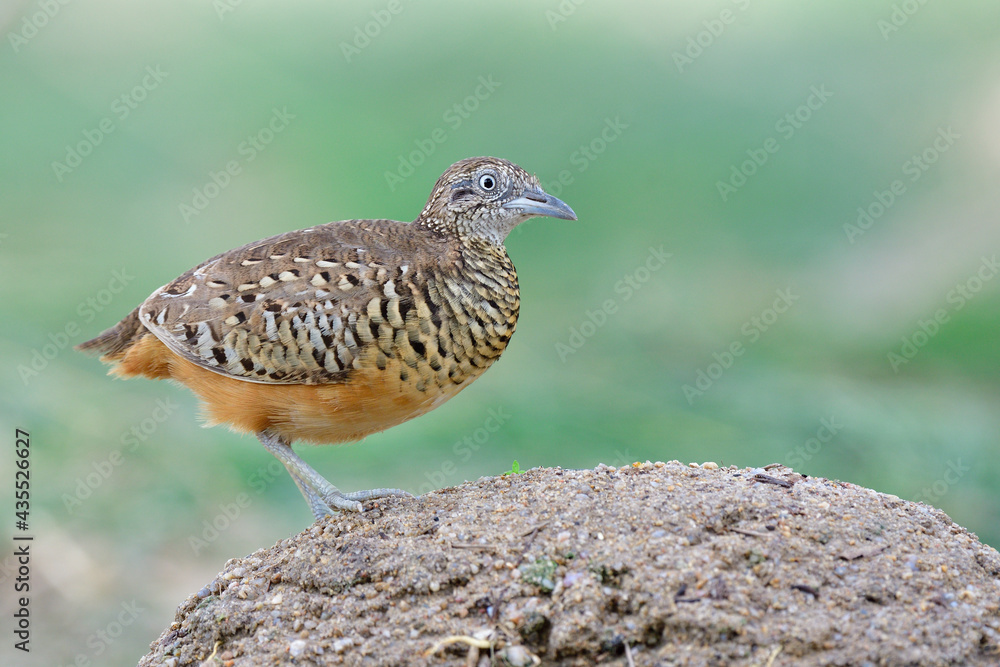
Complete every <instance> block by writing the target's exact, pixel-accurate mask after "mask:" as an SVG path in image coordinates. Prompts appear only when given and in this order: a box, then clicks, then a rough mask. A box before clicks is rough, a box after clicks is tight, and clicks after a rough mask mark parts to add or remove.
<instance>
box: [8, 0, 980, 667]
mask: <svg viewBox="0 0 1000 667" xmlns="http://www.w3.org/2000/svg"><path fill="white" fill-rule="evenodd" d="M897 4H902V5H906V6H908V7H910V6H912V7H918V9H917V10H916V12H915V13H912V15H910V14H898V15H894V11H895V10H894V7H896V6H897ZM50 5H51V7H58V9H57V11H55V13H54V14H52V15H51V16H47V15H45V11H46V10H45V9H44V7H49V11H50V13H51V11H52V10H51V7H50ZM43 6H44V7H43ZM912 7H911V8H912ZM230 10H231V11H230ZM571 10H572V11H571ZM40 12H41V13H42V15H44V16H45V18H44V21H43V20H42V19H39V18H38V16H39V13H40ZM904 19H905V20H904ZM893 21H895V23H893ZM26 22H27V23H26ZM33 22H34V23H39V24H42V25H41V27H40V28H37V29H35V30H34V31H32V30H31V29H30V27H29V26H30V25H34V23H33ZM897 24H898V25H897ZM0 25H2V26H3V33H4V35H5V42H6V44H5V47H4V49H2V50H0V82H2V83H0V90H2V91H3V96H4V104H3V105H0V127H2V128H3V132H2V133H0V155H2V156H3V157H2V159H0V184H2V185H0V192H2V206H0V265H2V267H3V269H2V270H3V276H4V277H5V278H6V280H4V281H3V283H2V284H0V290H2V304H3V314H4V316H3V318H0V344H2V346H3V347H2V349H3V352H4V358H5V359H6V360H7V364H5V372H6V377H5V380H4V387H5V388H6V389H5V393H4V397H5V400H4V402H3V412H2V420H3V422H4V424H5V427H6V432H7V433H9V434H12V433H13V431H14V428H15V427H20V428H26V429H27V430H29V431H30V432H31V435H32V439H33V454H32V457H33V458H32V465H33V471H34V473H35V477H34V478H33V479H34V486H33V504H32V522H33V527H34V528H35V529H36V530H37V534H38V536H39V539H40V540H41V541H40V542H38V544H39V546H41V545H42V544H46V545H47V546H46V548H45V549H39V552H38V554H37V556H36V559H35V560H34V561H33V564H34V567H35V570H34V572H35V576H36V577H37V592H36V596H37V597H36V598H35V599H36V601H37V604H38V605H39V606H36V607H35V610H36V616H35V619H36V623H37V626H36V634H35V638H36V641H38V642H39V643H41V640H42V637H43V636H44V637H53V638H58V639H56V640H53V641H52V642H48V640H45V642H46V643H45V644H43V645H40V646H38V648H37V652H33V653H32V654H31V660H33V661H37V662H31V663H30V664H38V665H41V664H60V665H62V664H69V663H71V662H72V661H73V660H74V659H75V658H76V656H78V655H83V656H85V657H87V658H89V659H91V660H97V661H98V662H99V663H100V664H122V665H125V664H134V662H135V660H136V659H137V658H138V656H139V655H141V654H142V652H143V651H144V650H145V646H146V644H147V643H148V642H149V641H150V640H152V639H153V638H154V637H155V636H156V634H157V633H158V632H159V630H160V629H162V628H163V627H165V626H166V625H167V623H169V621H170V618H171V616H172V613H173V609H174V607H175V606H176V605H177V604H178V603H179V602H180V601H181V599H182V597H183V596H184V595H186V594H188V593H190V592H193V591H195V590H197V589H198V588H199V587H200V586H202V585H204V584H205V583H207V582H208V581H210V580H211V578H212V577H213V575H214V574H215V573H216V572H217V571H218V570H219V569H220V568H221V566H222V564H223V563H224V562H225V560H226V559H228V558H230V557H233V556H239V555H243V554H245V553H247V552H249V551H252V550H255V549H257V548H261V547H265V546H269V545H270V544H272V543H273V542H274V541H275V540H278V539H281V538H283V537H285V536H287V535H289V534H293V533H295V532H297V531H298V530H300V529H301V528H302V527H304V526H305V525H307V523H308V521H309V513H308V510H307V508H306V507H305V504H304V503H303V502H302V501H301V498H300V497H299V494H298V491H297V490H296V489H295V487H294V485H293V484H292V483H291V481H290V480H289V479H288V478H287V476H286V475H285V473H284V471H283V470H281V469H280V466H277V465H275V464H274V463H273V459H272V458H271V457H270V456H269V455H268V454H267V453H266V452H265V451H264V449H263V448H262V447H260V446H259V445H258V444H257V443H256V442H255V441H254V440H253V439H252V438H249V437H239V436H237V435H234V434H232V433H229V432H227V431H226V430H224V429H221V428H216V429H212V430H202V429H200V428H198V425H197V421H196V419H195V415H196V412H197V406H196V403H195V401H194V400H193V399H192V397H191V396H190V395H189V394H188V393H187V392H185V391H183V390H181V389H179V388H177V387H174V386H171V385H168V384H166V383H156V382H149V381H130V382H127V383H125V382H120V381H112V380H110V379H108V378H106V377H104V370H105V369H104V368H102V367H101V366H100V365H99V364H98V363H97V362H96V361H95V360H93V359H88V358H86V357H84V356H82V355H80V354H77V353H75V352H73V351H71V350H69V349H66V346H67V345H71V344H75V343H78V342H81V341H82V340H85V339H86V338H88V337H90V336H93V335H96V334H97V333H99V332H100V331H101V330H102V329H104V328H106V327H108V326H111V325H113V324H114V323H115V322H116V321H117V320H118V319H120V318H121V317H123V316H124V315H125V314H127V313H128V311H129V310H130V309H131V308H132V307H134V306H135V305H136V304H138V303H139V302H141V301H142V300H143V299H144V298H145V297H146V296H147V295H148V294H149V293H150V292H152V291H153V290H154V289H155V288H156V287H158V286H160V285H161V284H163V283H165V282H167V281H169V280H170V279H172V278H174V277H175V276H176V275H178V274H180V273H181V272H183V271H185V270H186V269H188V268H189V267H191V266H193V265H195V264H196V263H198V262H200V261H201V260H203V259H205V258H207V257H209V256H211V255H213V254H215V253H218V252H221V251H224V250H226V249H229V248H231V247H235V246H238V245H241V244H243V243H246V242H249V241H252V240H255V239H258V238H262V237H265V236H269V235H272V234H276V233H280V232H282V231H286V230H290V229H296V228H301V227H307V226H310V225H313V224H318V223H321V222H325V221H328V220H333V219H342V218H349V217H389V218H396V219H402V220H409V219H412V218H413V217H414V216H415V215H416V214H417V213H418V212H419V210H420V209H421V207H422V205H423V203H424V201H425V198H426V196H427V194H428V193H429V191H430V188H431V186H432V185H433V183H434V181H435V179H436V178H437V177H438V175H439V174H440V172H441V171H443V170H444V169H445V168H446V167H447V166H448V165H449V164H451V163H452V162H454V161H456V160H458V159H461V158H464V157H468V156H472V155H499V156H502V157H505V158H508V159H510V160H513V161H515V162H517V163H519V164H521V165H522V166H524V167H525V168H526V169H528V170H529V171H533V172H535V173H537V174H538V176H539V178H540V179H541V180H542V182H543V183H544V184H546V186H547V187H548V189H549V190H550V191H552V192H553V193H554V194H557V195H558V196H560V197H562V198H563V199H565V200H566V201H567V202H568V203H569V204H570V205H571V206H573V208H574V209H575V210H576V211H577V213H578V215H579V221H578V222H574V223H568V222H564V221H555V220H536V221H533V222H530V223H528V224H527V225H524V226H522V227H521V228H519V229H517V230H515V231H514V233H513V234H512V235H511V237H510V239H509V241H508V249H509V252H510V254H511V256H512V257H513V258H514V261H515V262H516V264H517V266H518V269H519V272H520V277H521V283H522V303H523V307H522V314H521V320H520V322H519V330H518V332H517V335H516V336H515V337H514V339H513V342H512V344H511V346H510V347H509V349H508V350H507V352H506V353H505V355H504V358H503V360H502V361H501V362H500V363H499V364H497V365H496V366H495V367H494V368H493V369H492V370H490V372H489V373H488V374H487V375H486V376H485V378H484V379H482V380H480V381H479V382H478V383H476V384H475V385H473V386H472V387H471V388H469V389H468V390H467V391H465V392H464V393H463V394H462V395H461V396H459V397H457V398H456V399H454V400H452V401H451V402H449V403H448V404H447V405H445V406H443V407H442V408H440V409H438V410H436V411H435V412H433V413H431V414H429V415H427V416H425V417H423V418H421V419H418V420H415V421H413V422H411V423H408V424H405V425H402V426H400V427H398V428H395V429H392V430H390V431H388V432H386V433H384V434H379V435H377V436H372V437H370V438H368V440H367V442H365V443H364V444H363V445H361V446H351V447H338V448H312V449H309V450H307V451H306V452H305V457H306V458H307V459H308V460H309V461H310V462H311V463H313V464H314V465H315V466H316V467H317V469H318V470H320V471H321V472H323V473H325V474H326V475H327V476H328V477H329V478H330V479H331V480H332V481H333V482H334V483H336V484H340V485H342V486H344V487H346V488H349V489H354V488H369V487H373V486H401V487H404V488H409V489H411V490H413V491H426V490H427V489H430V488H436V487H439V486H443V485H452V484H457V483H460V482H461V481H462V480H465V479H472V478H476V477H478V476H480V475H483V474H490V473H491V471H497V470H503V469H505V468H506V466H507V465H508V462H509V461H511V460H514V459H515V458H516V459H517V460H518V461H521V462H522V464H523V465H524V466H525V468H531V467H535V466H555V465H559V466H564V467H570V468H572V467H592V466H594V465H596V464H597V463H599V462H604V463H608V464H617V465H624V464H626V463H630V462H632V461H635V460H645V459H652V460H657V459H659V460H669V459H675V458H676V459H680V460H682V461H698V462H701V461H706V460H713V461H717V462H718V463H720V464H736V465H740V466H744V465H749V466H758V465H764V464H767V463H771V462H785V463H789V464H791V465H794V467H795V468H796V469H797V470H799V471H801V472H803V473H807V474H810V475H822V476H826V477H831V478H837V479H842V480H844V481H849V482H852V483H855V484H860V485H865V486H869V487H872V488H875V489H878V490H880V491H884V492H887V493H893V494H897V495H899V496H901V497H905V498H911V499H921V500H925V501H927V502H930V503H931V504H934V505H936V506H938V507H941V508H943V509H944V510H945V511H947V512H948V513H949V514H950V515H951V516H952V517H953V518H954V519H955V520H956V521H957V522H959V523H961V524H963V525H965V526H968V527H969V528H970V529H972V530H974V531H976V532H977V533H978V534H979V535H980V537H981V538H982V539H984V540H985V541H987V542H989V543H992V544H994V545H997V544H1000V528H998V526H1000V502H998V500H1000V457H998V456H997V454H998V433H1000V413H998V410H997V401H998V398H1000V391H998V389H1000V387H998V375H997V370H998V366H1000V348H998V345H997V340H998V338H1000V315H998V313H1000V290H998V285H1000V281H998V280H993V278H994V277H995V276H994V275H990V269H989V268H988V267H989V263H990V261H991V258H993V257H995V254H994V253H995V251H996V250H997V248H998V246H1000V225H998V224H997V222H998V221H997V213H996V212H997V210H998V199H1000V191H998V189H997V187H996V183H997V177H998V164H1000V130H998V125H997V123H996V119H997V116H998V115H1000V70H998V66H997V63H1000V58H998V56H1000V40H998V39H997V38H998V34H997V33H998V29H997V26H998V25H1000V6H998V5H997V4H996V3H989V2H985V1H981V2H964V3H958V4H950V5H944V4H935V3H927V4H918V3H896V4H893V3H890V2H888V1H887V2H876V3H871V2H860V1H857V0H855V1H851V2H842V3H836V4H829V3H826V4H824V3H805V4H803V3H794V2H773V3H757V2H748V1H747V0H739V1H736V0H734V1H733V2H719V3H713V4H709V5H705V4H704V3H695V2H687V3H654V2H628V3H618V4H607V3H605V4H601V3H584V4H580V5H577V4H575V3H570V2H562V3H558V2H555V1H554V0H553V1H551V2H545V3H540V4H539V3H528V2H521V3H514V4H511V3H506V4H503V5H481V4H478V3H458V2H450V3H437V4H433V5H430V6H427V5H426V3H413V4H411V3H409V2H407V1H406V0H399V2H398V3H397V2H391V3H390V2H374V3H352V4H347V3H321V2H315V1H313V2H304V3H294V4H285V5H279V4H278V3H263V2H249V1H247V2H242V3H236V2H230V0H216V1H215V2H191V1H181V2H178V1H172V2H151V3H129V2H124V0H102V1H100V2H89V3H71V4H67V5H61V4H58V3H48V4H46V3H38V2H20V3H19V2H10V3H7V4H5V5H4V6H3V8H2V9H0ZM887 26H889V27H887ZM894 28H898V29H894ZM366 31H367V34H366ZM29 33H30V37H27V36H26V35H28V34H29ZM820 93H821V94H820ZM123 96H124V97H123ZM810 105H811V106H810ZM276 114H277V115H276ZM789 115H791V118H789ZM282 119H283V120H282ZM272 122H273V123H274V124H273V125H272ZM279 127H280V129H278V128H279ZM109 128H110V129H109ZM941 133H944V135H948V134H949V133H950V134H951V135H952V137H953V138H952V139H950V140H949V141H943V140H942V141H939V142H938V144H937V147H936V146H935V141H936V140H938V139H939V138H940V137H942V136H943V135H942V134H941ZM954 135H957V138H954ZM949 142H950V143H949ZM81 144H83V145H82V147H81ZM87 144H89V146H88V145H87ZM73 152H75V153H77V155H78V156H79V160H78V164H76V163H77V159H76V158H74V157H73V156H72V155H69V154H70V153H73ZM84 152H86V155H81V154H82V153H84ZM251 156H252V159H251ZM914 156H917V158H918V159H919V160H922V161H923V163H924V166H926V169H924V168H923V167H920V166H917V167H916V170H914V164H915V163H914ZM931 158H933V162H932V163H931ZM748 160H749V161H750V162H747V161H748ZM54 163H62V166H60V165H54ZM74 164H76V166H73V165H74ZM741 169H742V170H743V172H744V177H743V178H742V179H741V178H740V176H734V175H733V171H734V170H736V171H737V172H739V171H740V170H741ZM411 172H412V173H411ZM387 173H390V174H395V175H394V176H388V177H387ZM747 173H749V174H751V175H749V176H747V175H746V174H747ZM915 176H916V177H915ZM730 179H732V180H730ZM897 180H898V181H900V183H899V186H897V189H896V191H895V192H894V191H893V182H894V181H897ZM720 182H723V183H729V186H730V187H729V188H725V187H723V188H722V190H723V191H725V195H726V196H725V199H724V198H723V196H722V195H721V194H720V186H719V183H720ZM199 197H201V199H199ZM890 200H891V203H889V202H890ZM875 204H880V205H881V206H883V209H884V210H882V212H881V213H879V210H880V209H879V207H878V206H876V205H875ZM184 206H187V207H190V208H189V209H184V208H183V207H184ZM859 207H861V208H862V209H866V210H868V211H870V212H871V213H870V214H871V215H872V218H871V222H870V223H869V222H867V220H866V219H865V218H862V220H861V224H863V225H864V226H865V227H866V228H862V227H861V226H857V225H858V224H859V223H858V219H859V213H858V209H859ZM192 211H194V212H192ZM845 225H855V226H856V227H855V228H853V230H852V228H850V227H848V228H846V229H845ZM664 255H668V256H667V257H665V258H664ZM984 258H985V260H986V261H985V263H984ZM962 289H965V290H966V294H967V295H968V298H963V299H962V301H961V303H962V305H961V307H958V303H959V300H958V299H957V298H954V294H955V293H956V292H954V291H955V290H959V291H961V290H962ZM973 290H974V291H973ZM782 294H784V295H785V296H784V297H783V299H784V300H782V297H781V295H782ZM779 309H780V310H782V311H783V312H778V310H779ZM941 313H943V316H942V315H941ZM935 323H936V325H935ZM907 345H912V346H913V349H912V351H913V352H914V354H913V355H909V357H907V356H904V354H903V353H904V352H907V351H908V348H907V347H906V346H907ZM47 346H48V347H47ZM734 346H736V348H735V349H737V350H738V351H739V352H738V354H734V353H733V352H732V350H733V349H734ZM36 353H37V354H38V355H41V356H36ZM892 353H895V354H898V355H900V356H901V357H902V358H903V359H904V360H905V363H904V362H899V363H897V364H895V366H896V367H895V368H894V367H893V364H892V363H891V358H890V356H889V355H890V354H892ZM48 357H51V358H48ZM910 357H911V358H910ZM33 363H34V364H35V369H36V370H38V373H37V375H35V374H32V373H30V372H25V370H24V369H25V368H28V369H30V368H32V364H33ZM699 381H700V382H701V388H699V385H698V382H699ZM686 385H687V386H689V387H694V388H695V389H697V390H698V392H701V393H694V392H692V391H690V390H688V391H687V392H686V391H685V386H686ZM689 399H690V400H689ZM490 419H492V420H493V421H492V422H489V424H490V425H492V424H494V423H496V422H499V423H500V424H501V426H500V428H499V429H496V430H495V431H489V430H487V429H486V426H487V423H488V420H490ZM7 461H9V459H7V460H6V461H5V462H4V463H3V465H4V466H5V469H6V468H7ZM8 488H9V485H8V486H5V487H4V491H3V494H4V498H5V499H6V500H10V499H11V496H10V492H9V491H8V490H7V489H8ZM240 494H245V495H243V496H241V495H240ZM244 501H245V502H244ZM5 506H12V504H7V505H5ZM234 508H235V509H234ZM7 530H8V529H7V527H6V525H5V526H4V527H3V528H0V531H7ZM4 585H5V586H6V585H7V584H4ZM5 598H6V596H5ZM133 599H134V600H137V601H138V603H139V605H140V606H142V607H143V608H144V609H145V610H146V611H144V612H143V613H142V614H141V615H139V617H138V618H137V620H136V621H135V622H134V624H133V625H131V626H129V627H128V628H127V629H126V630H125V631H124V633H123V634H122V638H121V639H119V640H117V641H115V642H113V643H109V644H107V645H105V644H103V643H102V641H101V640H99V639H96V640H95V639H94V637H95V636H98V635H95V633H97V632H98V631H99V630H102V629H105V628H107V627H109V626H108V624H109V623H114V619H115V618H117V615H118V613H119V611H120V606H121V604H122V603H123V602H129V601H131V600H133ZM5 604H6V603H5ZM0 650H2V651H7V650H10V647H9V646H8V645H5V646H4V648H3V649H0ZM98 651H100V654H98ZM98 656H99V657H98ZM21 658H23V656H19V659H21ZM4 662H5V664H11V663H10V662H7V661H6V660H4ZM16 664H24V663H23V662H17V663H16Z"/></svg>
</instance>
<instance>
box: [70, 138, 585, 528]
mask: <svg viewBox="0 0 1000 667" xmlns="http://www.w3.org/2000/svg"><path fill="white" fill-rule="evenodd" d="M533 216H549V217H554V218H563V219H567V220H575V219H576V214H575V213H573V210H572V209H570V207H569V206H567V205H566V204H564V203H563V202H562V201H560V200H558V199H556V198H555V197H552V196H550V195H547V194H546V193H545V192H544V191H543V190H542V189H541V187H540V186H539V183H538V179H536V178H535V177H534V176H532V175H530V174H528V173H527V172H525V171H524V170H523V169H521V168H520V167H518V166H517V165H514V164H512V163H510V162H507V161H506V160H501V159H498V158H490V157H480V158H470V159H467V160H462V161H460V162H457V163H455V164H453V165H452V166H451V167H449V168H448V170H447V171H445V172H444V174H443V175H442V176H441V178H440V179H438V182H437V184H436V185H435V186H434V190H433V191H432V192H431V196H430V198H429V199H428V201H427V205H426V206H425V207H424V210H423V211H422V212H421V213H420V215H419V216H417V219H416V220H414V221H413V222H412V223H404V222H396V221H393V220H345V221H341V222H331V223H327V224H325V225H320V226H318V227H312V228H310V229H303V230H301V231H296V232H289V233H287V234H280V235H278V236H273V237H271V238H268V239H264V240H263V241H257V242H255V243H251V244H249V245H245V246H243V247H242V248H237V249H236V250H230V251H229V252H226V253H223V254H221V255H218V256H217V257H213V258H212V259H210V260H208V261H206V262H204V263H203V264H201V265H199V266H197V267H195V268H194V269H192V270H190V271H188V272H187V273H185V274H184V275H182V276H181V277H179V278H177V279H176V280H174V281H173V282H171V283H169V284H168V285H165V286H164V287H161V288H160V289H158V290H156V291H155V292H153V294H152V295H151V296H150V297H149V298H148V299H146V301H145V302H143V304H142V305H141V306H139V307H138V308H136V309H135V310H133V311H132V312H131V313H129V315H128V316H127V317H126V318H125V319H123V320H122V321H121V322H119V323H118V324H117V325H115V326H114V327H112V328H111V329H108V330H107V331H105V332H104V333H102V334H101V335H100V336H98V337H97V338H94V339H93V340H90V341H87V342H86V343H83V344H81V345H79V346H78V349H80V350H83V351H85V352H90V353H100V354H102V355H103V356H102V360H103V361H105V362H108V363H111V364H113V368H112V371H111V372H112V373H114V374H117V375H119V376H121V377H126V378H127V377H134V376H143V377H148V378H166V379H172V380H176V381H178V382H181V383H183V384H185V385H187V386H188V387H189V388H190V389H191V390H192V391H194V392H195V393H196V394H197V395H198V396H199V397H200V398H201V400H202V401H203V402H204V406H205V409H206V412H207V416H208V418H209V420H210V422H211V423H212V424H223V423H224V424H228V425H229V426H230V427H231V428H232V429H234V430H236V431H240V432H252V433H255V434H256V435H257V437H258V438H259V439H260V441H261V443H263V445H264V447H266V448H267V449H268V451H270V452H271V453H272V454H274V455H275V456H276V457H277V458H278V459H279V460H280V461H281V462H282V463H283V464H284V466H285V468H286V469H287V470H288V472H289V474H290V475H291V476H292V479H293V480H294V481H295V483H296V485H298V487H299V490H300V491H302V495H303V496H305V498H306V501H307V502H308V503H309V507H310V509H311V510H312V512H313V514H314V515H315V516H316V518H317V519H319V518H321V517H323V516H324V515H326V514H328V513H330V512H331V511H333V510H335V509H340V510H354V511H362V505H361V502H359V501H363V500H367V499H370V498H380V497H385V496H408V495H409V494H408V493H406V492H405V491H401V490H399V489H372V490H370V491H355V492H352V493H344V492H342V491H340V490H338V489H337V488H336V487H335V486H333V485H332V484H330V482H328V481H327V480H326V479H324V478H323V477H322V476H321V475H320V474H319V473H317V472H316V471H315V470H313V468H311V467H310V466H309V465H308V464H306V462H305V461H303V460H302V459H301V458H299V456H298V455H296V454H295V453H294V452H293V451H292V447H291V443H292V442H294V441H296V440H304V441H306V442H312V443H317V444H322V443H340V442H349V441H354V440H359V439H361V438H363V437H365V436H366V435H368V434H370V433H375V432H377V431H382V430H384V429H387V428H389V427H391V426H395V425H396V424H400V423H402V422H404V421H406V420H408V419H412V418H413V417H416V416H418V415H421V414H423V413H425V412H427V411H429V410H432V409H434V408H435V407H437V406H439V405H441V404H442V403H444V402H445V401H447V400H448V399H449V398H451V397H452V396H454V395H455V394H457V393H458V392H459V391H461V390H462V389H463V388H464V387H466V386H468V385H469V384H470V383H471V382H472V381H473V380H475V379H476V378H477V377H479V376H480V375H482V373H483V371H485V370H486V369H487V368H489V367H490V365H491V364H492V363H493V362H494V361H496V360H497V359H498V358H499V357H500V355H501V353H503V351H504V349H505V348H506V347H507V342H508V341H509V340H510V337H511V335H512V334H513V333H514V327H515V325H516V324H517V312H518V307H519V304H520V300H519V292H518V285H517V273H515V271H514V265H513V264H512V263H511V261H510V258H509V257H508V256H507V252H506V250H505V249H504V245H503V243H504V239H506V237H507V234H508V233H509V232H510V231H511V230H512V229H513V228H514V227H515V226H516V225H518V224H519V223H521V222H524V221H525V220H527V219H528V218H531V217H533Z"/></svg>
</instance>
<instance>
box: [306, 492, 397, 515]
mask: <svg viewBox="0 0 1000 667" xmlns="http://www.w3.org/2000/svg"><path fill="white" fill-rule="evenodd" d="M412 497H413V494H412V493H409V492H407V491H403V490H402V489H368V490H366V491H351V492H348V493H344V492H343V491H340V490H334V491H333V492H328V493H325V494H323V496H322V498H323V502H324V503H326V504H327V505H329V506H330V508H332V509H339V510H344V511H347V512H364V511H365V508H364V506H363V505H362V504H361V503H362V502H363V501H365V500H375V499H377V498H412Z"/></svg>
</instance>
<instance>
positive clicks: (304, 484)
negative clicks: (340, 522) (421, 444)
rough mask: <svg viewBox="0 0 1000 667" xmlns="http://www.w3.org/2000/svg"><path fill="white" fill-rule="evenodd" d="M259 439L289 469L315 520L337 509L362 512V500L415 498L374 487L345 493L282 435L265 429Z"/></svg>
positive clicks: (394, 490)
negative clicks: (397, 497) (389, 497)
mask: <svg viewBox="0 0 1000 667" xmlns="http://www.w3.org/2000/svg"><path fill="white" fill-rule="evenodd" d="M257 438H258V439H259V440H260V442H261V444H262V445H264V448H265V449H267V451H269V452H271V453H272V454H274V456H275V458H277V459H278V460H279V461H281V463H282V465H284V466H285V469H286V470H288V474H289V475H291V476H292V480H294V481H295V485H296V486H298V487H299V491H301V492H302V496H303V497H304V498H305V499H306V502H307V503H308V504H309V509H311V510H312V513H313V516H315V517H316V519H322V518H323V517H324V516H326V515H327V514H330V513H331V512H332V511H333V510H334V509H339V510H347V511H351V512H363V511H364V507H362V505H361V503H360V502H359V501H362V500H371V499H373V498H385V497H388V496H401V497H412V496H411V495H410V494H409V493H407V492H406V491H403V490H402V489H371V490H369V491H354V492H351V493H344V492H342V491H341V490H340V489H338V488H337V487H335V486H334V485H333V484H331V483H330V482H328V481H327V480H326V479H325V478H324V477H323V476H322V475H320V474H319V473H318V472H316V471H315V470H313V468H312V467H311V466H310V465H309V464H308V463H306V462H305V461H303V460H302V459H301V458H300V457H299V456H298V454H296V453H295V452H294V451H292V446H291V444H289V442H288V441H287V440H285V439H284V438H282V437H281V436H279V435H277V434H276V433H272V432H270V431H262V432H260V433H258V434H257Z"/></svg>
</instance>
